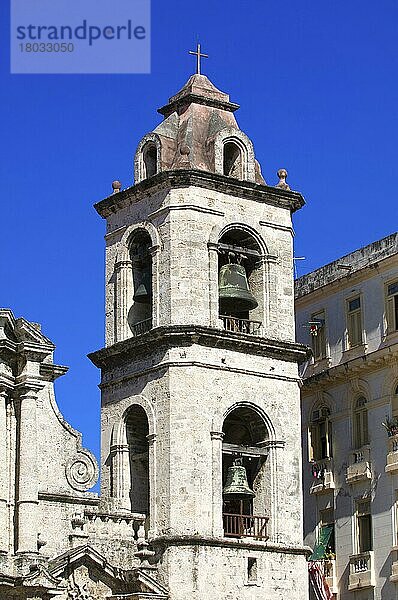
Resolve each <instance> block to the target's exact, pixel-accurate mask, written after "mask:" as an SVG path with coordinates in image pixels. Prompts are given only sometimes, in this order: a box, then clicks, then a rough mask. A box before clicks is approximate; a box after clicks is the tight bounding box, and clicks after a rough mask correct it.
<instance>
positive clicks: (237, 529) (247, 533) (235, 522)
mask: <svg viewBox="0 0 398 600" xmlns="http://www.w3.org/2000/svg"><path fill="white" fill-rule="evenodd" d="M223 521H224V535H225V537H236V538H241V537H251V538H256V539H258V540H267V539H268V535H267V523H268V521H269V519H268V517H258V516H255V515H240V514H232V513H223Z"/></svg>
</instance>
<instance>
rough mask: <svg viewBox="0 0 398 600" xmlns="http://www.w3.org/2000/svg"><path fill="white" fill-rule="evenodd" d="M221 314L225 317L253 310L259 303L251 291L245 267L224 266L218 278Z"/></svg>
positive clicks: (235, 265)
mask: <svg viewBox="0 0 398 600" xmlns="http://www.w3.org/2000/svg"><path fill="white" fill-rule="evenodd" d="M218 289H219V299H220V312H221V313H222V314H224V315H233V314H235V313H240V312H246V311H248V310H253V308H256V307H257V306H258V302H257V300H256V299H255V297H254V296H253V294H252V293H251V291H250V288H249V284H248V282H247V277H246V271H245V268H244V266H243V265H237V264H228V265H223V266H222V267H221V269H220V273H219V277H218Z"/></svg>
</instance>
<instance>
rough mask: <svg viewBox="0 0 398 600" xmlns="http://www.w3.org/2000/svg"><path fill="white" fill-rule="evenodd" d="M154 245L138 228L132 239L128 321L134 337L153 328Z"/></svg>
mask: <svg viewBox="0 0 398 600" xmlns="http://www.w3.org/2000/svg"><path fill="white" fill-rule="evenodd" d="M151 246H152V242H151V239H150V237H149V235H148V233H147V232H146V231H144V230H138V231H137V232H136V233H135V234H134V236H133V237H132V238H131V240H130V244H129V249H130V259H131V278H132V304H131V307H130V309H129V312H128V316H127V321H128V325H129V327H130V330H131V333H132V335H133V337H136V336H138V335H141V334H142V333H145V332H146V331H149V330H150V329H151V328H152V301H153V298H152V296H153V294H152V257H151V253H150V248H151Z"/></svg>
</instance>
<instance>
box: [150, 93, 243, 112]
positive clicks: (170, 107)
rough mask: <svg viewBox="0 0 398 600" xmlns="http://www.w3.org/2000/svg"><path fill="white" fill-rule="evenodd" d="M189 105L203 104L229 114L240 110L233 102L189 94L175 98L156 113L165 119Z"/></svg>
mask: <svg viewBox="0 0 398 600" xmlns="http://www.w3.org/2000/svg"><path fill="white" fill-rule="evenodd" d="M190 104H203V105H205V106H211V107H212V108H218V109H220V110H226V111H229V112H235V111H236V110H238V108H240V107H239V104H236V103H235V102H228V101H222V100H217V99H216V98H208V97H204V96H200V95H199V94H193V93H190V94H186V95H184V96H181V97H180V98H176V99H175V100H173V101H172V102H169V103H168V104H165V105H164V106H162V107H161V108H158V113H159V114H161V115H163V116H164V117H166V118H167V117H168V116H169V115H171V114H172V113H173V112H176V111H181V110H183V109H184V108H185V107H187V106H189V105H190Z"/></svg>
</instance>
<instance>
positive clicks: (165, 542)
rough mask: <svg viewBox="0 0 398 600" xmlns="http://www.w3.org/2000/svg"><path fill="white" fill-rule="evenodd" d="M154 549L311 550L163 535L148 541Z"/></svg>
mask: <svg viewBox="0 0 398 600" xmlns="http://www.w3.org/2000/svg"><path fill="white" fill-rule="evenodd" d="M148 541H149V543H150V545H151V546H153V547H154V548H157V547H159V548H161V549H165V548H167V547H168V546H213V547H222V548H235V549H238V548H239V549H240V548H246V549H248V550H259V551H263V552H278V553H280V554H304V555H306V556H309V555H310V554H312V550H311V549H310V548H309V547H308V546H292V545H287V544H277V543H273V542H269V541H260V540H251V539H250V538H244V539H234V538H218V537H206V536H199V535H163V536H159V537H155V538H153V539H149V540H148Z"/></svg>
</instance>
